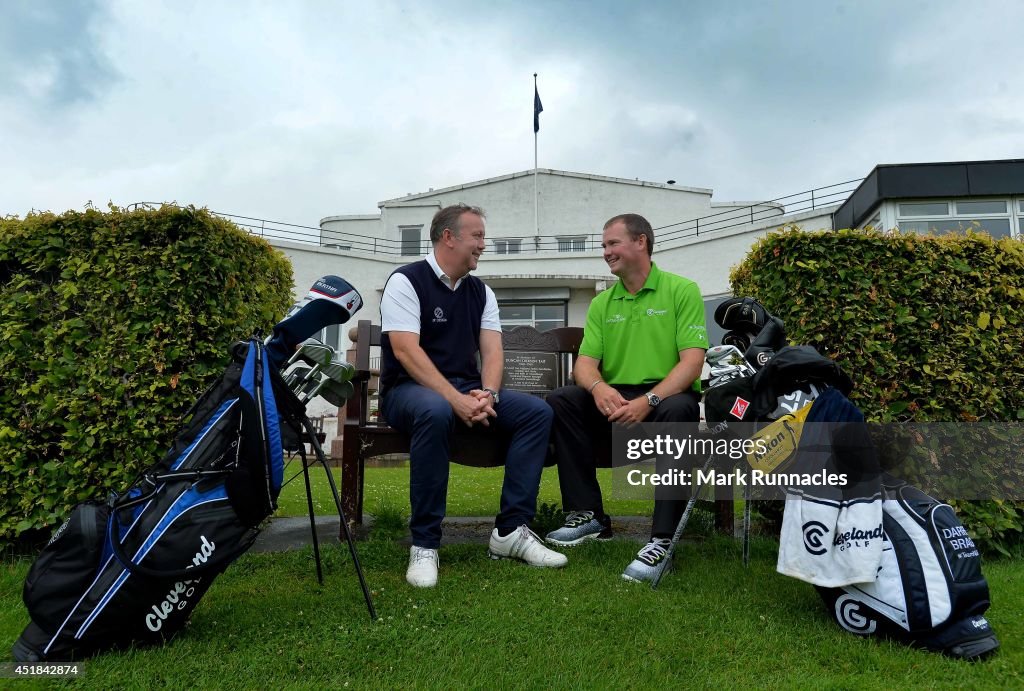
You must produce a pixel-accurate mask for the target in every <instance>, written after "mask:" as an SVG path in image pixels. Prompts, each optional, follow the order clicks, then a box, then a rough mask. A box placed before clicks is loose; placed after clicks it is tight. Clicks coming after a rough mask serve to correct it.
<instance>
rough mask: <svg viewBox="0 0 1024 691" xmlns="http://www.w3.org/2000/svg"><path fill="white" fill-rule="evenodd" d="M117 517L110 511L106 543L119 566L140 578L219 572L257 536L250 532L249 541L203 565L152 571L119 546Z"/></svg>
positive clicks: (119, 523) (174, 576)
mask: <svg viewBox="0 0 1024 691" xmlns="http://www.w3.org/2000/svg"><path fill="white" fill-rule="evenodd" d="M117 516H118V512H117V511H116V510H111V512H110V518H109V519H108V521H107V541H108V542H109V544H110V548H111V551H112V552H113V555H114V558H115V559H117V561H118V562H120V564H121V566H123V567H124V568H125V569H127V570H128V571H130V572H131V573H133V574H137V575H140V576H149V577H150V578H161V579H164V578H165V579H167V580H173V579H178V578H185V577H192V576H201V575H203V574H207V573H210V572H219V571H221V570H223V569H224V568H225V567H227V566H228V565H229V564H230V563H231V562H233V561H234V560H235V559H237V558H238V557H240V556H241V555H243V554H245V552H246V551H247V550H248V549H249V548H250V547H251V546H252V543H253V542H254V541H255V540H256V535H257V534H258V533H257V531H255V530H254V531H252V536H251V538H250V539H248V540H242V541H241V542H239V543H238V544H237V545H235V546H234V547H233V548H232V549H229V550H222V551H220V552H219V553H217V554H216V555H215V556H214V555H211V556H210V557H209V558H208V560H207V561H206V562H205V563H202V564H196V565H194V566H190V567H188V568H186V569H154V568H151V567H148V566H143V565H142V564H140V563H139V562H137V561H135V560H134V559H132V558H131V557H130V556H129V555H128V553H127V552H125V550H124V545H122V544H121V540H120V534H121V522H120V520H119V519H118V517H117Z"/></svg>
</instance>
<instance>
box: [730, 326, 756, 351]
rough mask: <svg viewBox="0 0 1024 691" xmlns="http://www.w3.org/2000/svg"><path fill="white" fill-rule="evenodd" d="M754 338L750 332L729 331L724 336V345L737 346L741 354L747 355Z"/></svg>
mask: <svg viewBox="0 0 1024 691" xmlns="http://www.w3.org/2000/svg"><path fill="white" fill-rule="evenodd" d="M754 337H755V334H752V333H750V332H749V331H735V330H734V331H728V332H726V333H725V335H723V336H722V345H731V346H736V347H737V348H738V349H739V351H740V352H741V353H745V352H746V351H747V348H749V347H750V342H751V341H753V340H754Z"/></svg>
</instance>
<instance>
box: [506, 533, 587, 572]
mask: <svg viewBox="0 0 1024 691" xmlns="http://www.w3.org/2000/svg"><path fill="white" fill-rule="evenodd" d="M487 554H489V555H490V557H491V559H519V560H520V561H525V562H526V563H527V564H529V565H530V566H538V567H546V568H556V569H557V568H561V567H563V566H565V565H566V564H568V563H569V559H568V557H566V556H565V555H564V554H562V553H560V552H556V551H554V550H553V549H548V548H547V547H545V546H544V543H543V542H541V539H540V538H539V537H537V535H536V534H535V533H534V532H533V531H532V530H530V529H529V528H528V527H527V526H526V525H521V526H519V527H518V528H516V529H515V530H513V531H512V532H511V533H509V534H508V535H506V536H505V537H501V536H500V535H498V529H497V528H495V529H494V530H493V531H491V540H490V542H489V543H488V545H487Z"/></svg>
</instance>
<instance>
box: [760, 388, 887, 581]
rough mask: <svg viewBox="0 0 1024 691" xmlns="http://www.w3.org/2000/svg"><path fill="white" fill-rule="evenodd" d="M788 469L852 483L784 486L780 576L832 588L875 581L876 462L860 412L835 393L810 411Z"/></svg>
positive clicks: (878, 547)
mask: <svg viewBox="0 0 1024 691" xmlns="http://www.w3.org/2000/svg"><path fill="white" fill-rule="evenodd" d="M791 470H792V471H795V472H797V473H812V474H813V473H819V472H821V471H822V470H826V471H827V472H828V473H834V474H836V475H840V474H845V475H846V476H847V482H846V483H845V485H842V486H840V485H839V484H838V483H837V484H836V485H834V486H823V487H814V488H813V489H809V488H802V487H790V488H787V492H786V508H785V511H784V513H783V518H782V534H781V535H780V537H779V559H778V563H777V565H776V570H777V571H778V572H779V573H782V574H785V575H787V576H792V577H793V578H798V579H800V580H802V581H806V582H808V583H813V584H814V585H820V586H825V587H832V588H835V587H840V586H844V585H849V584H851V583H864V582H870V581H874V580H875V575H876V574H877V572H878V567H879V564H880V562H881V559H882V542H883V536H882V535H883V534H882V498H881V478H880V473H879V467H878V459H877V456H876V455H875V449H874V446H873V445H872V444H871V440H870V439H869V437H868V431H867V427H866V425H865V424H864V416H863V414H862V413H861V412H860V410H858V409H857V407H856V406H854V405H853V404H852V403H850V401H849V400H848V399H847V398H846V396H845V395H843V393H842V392H840V391H839V390H838V389H835V388H830V389H827V390H826V391H825V392H823V393H822V394H821V395H820V396H819V397H818V398H817V399H816V400H815V401H814V403H813V404H812V405H811V410H810V412H809V413H808V416H807V421H806V423H805V426H804V429H803V434H802V436H801V439H800V444H799V446H798V451H797V458H796V460H795V461H794V465H793V467H792V468H791Z"/></svg>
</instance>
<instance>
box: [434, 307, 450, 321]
mask: <svg viewBox="0 0 1024 691" xmlns="http://www.w3.org/2000/svg"><path fill="white" fill-rule="evenodd" d="M447 321H448V319H447V318H446V317H445V316H444V310H442V309H441V308H440V307H435V308H434V323H435V324H441V323H446V322H447Z"/></svg>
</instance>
